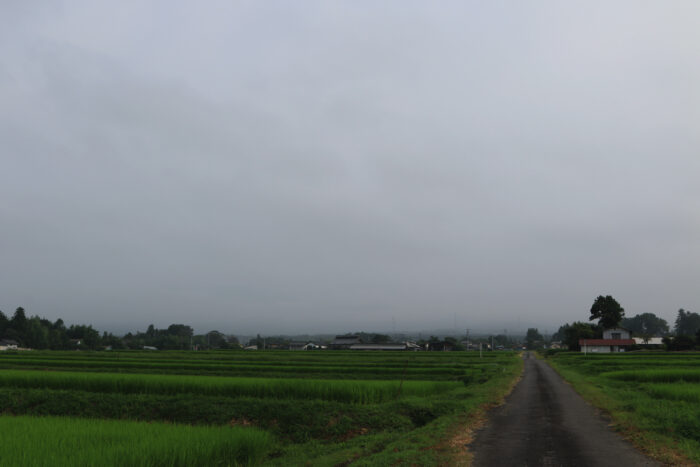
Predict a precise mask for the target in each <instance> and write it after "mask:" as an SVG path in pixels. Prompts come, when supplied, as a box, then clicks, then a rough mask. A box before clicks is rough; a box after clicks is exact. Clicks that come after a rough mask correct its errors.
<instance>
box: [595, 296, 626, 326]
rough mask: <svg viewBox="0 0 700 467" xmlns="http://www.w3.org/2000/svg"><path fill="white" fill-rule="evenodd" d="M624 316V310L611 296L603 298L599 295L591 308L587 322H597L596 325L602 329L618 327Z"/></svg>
mask: <svg viewBox="0 0 700 467" xmlns="http://www.w3.org/2000/svg"><path fill="white" fill-rule="evenodd" d="M624 316H625V309H624V308H622V307H621V306H620V304H619V303H617V300H615V299H614V298H613V297H612V295H606V296H605V297H603V296H602V295H599V296H598V298H596V299H595V301H594V302H593V306H592V307H591V317H590V318H588V320H589V321H593V320H596V319H597V320H598V325H599V326H602V327H603V328H604V329H607V328H614V327H615V326H619V324H620V321H622V318H623V317H624Z"/></svg>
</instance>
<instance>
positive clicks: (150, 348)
mask: <svg viewBox="0 0 700 467" xmlns="http://www.w3.org/2000/svg"><path fill="white" fill-rule="evenodd" d="M143 350H158V347H153V346H150V345H144V346H143Z"/></svg>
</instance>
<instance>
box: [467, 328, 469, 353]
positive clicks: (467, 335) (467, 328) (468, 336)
mask: <svg viewBox="0 0 700 467" xmlns="http://www.w3.org/2000/svg"><path fill="white" fill-rule="evenodd" d="M467 350H469V328H467Z"/></svg>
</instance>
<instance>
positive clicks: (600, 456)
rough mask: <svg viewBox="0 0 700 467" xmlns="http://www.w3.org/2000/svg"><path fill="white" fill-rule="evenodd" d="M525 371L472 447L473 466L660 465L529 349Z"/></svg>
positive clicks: (620, 466)
mask: <svg viewBox="0 0 700 467" xmlns="http://www.w3.org/2000/svg"><path fill="white" fill-rule="evenodd" d="M523 358H524V359H525V372H524V374H523V377H522V379H521V381H520V382H519V383H518V385H517V386H516V387H515V389H514V390H513V392H512V393H511V394H510V396H508V397H507V398H506V403H505V404H504V405H502V406H500V407H498V408H496V409H494V410H493V411H492V412H491V413H490V414H489V421H488V422H487V423H486V425H485V426H484V427H483V428H482V429H481V430H479V431H478V432H477V433H476V434H475V438H474V441H473V442H472V443H471V444H470V445H469V449H470V450H471V452H472V453H473V454H474V459H473V464H472V465H473V466H476V467H481V466H484V467H493V466H586V467H596V466H611V467H612V466H614V467H623V466H624V467H626V466H646V465H659V464H657V463H656V462H654V461H651V460H650V459H648V458H646V457H645V456H643V455H642V454H641V453H639V451H637V450H635V449H634V448H633V447H632V445H631V444H629V443H628V442H626V441H624V440H623V439H622V438H621V437H620V436H619V435H618V434H616V433H615V432H613V431H612V430H611V429H610V428H609V427H608V423H607V422H606V421H605V420H604V419H603V417H602V416H601V415H600V414H599V413H598V412H597V411H596V409H594V408H593V407H592V406H591V405H589V404H588V403H587V402H585V401H584V400H583V399H582V398H581V396H579V395H578V394H577V393H576V392H575V391H574V390H573V389H572V388H571V387H570V386H569V385H567V384H566V383H564V381H563V380H562V378H561V377H560V376H559V375H558V374H557V373H556V372H555V371H554V370H553V369H552V368H551V367H549V365H547V364H546V363H544V362H543V361H541V360H538V359H537V358H535V356H534V355H531V354H530V353H526V354H525V355H524V357H523Z"/></svg>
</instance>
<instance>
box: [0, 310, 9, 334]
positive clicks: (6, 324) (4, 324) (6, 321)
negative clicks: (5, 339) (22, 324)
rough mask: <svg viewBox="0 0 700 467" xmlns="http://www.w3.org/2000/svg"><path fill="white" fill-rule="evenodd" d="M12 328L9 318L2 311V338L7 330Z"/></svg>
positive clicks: (0, 325)
mask: <svg viewBox="0 0 700 467" xmlns="http://www.w3.org/2000/svg"><path fill="white" fill-rule="evenodd" d="M9 326H10V320H9V319H7V316H5V313H3V312H2V310H0V337H2V336H3V333H4V332H5V329H7V328H8V327H9Z"/></svg>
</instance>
